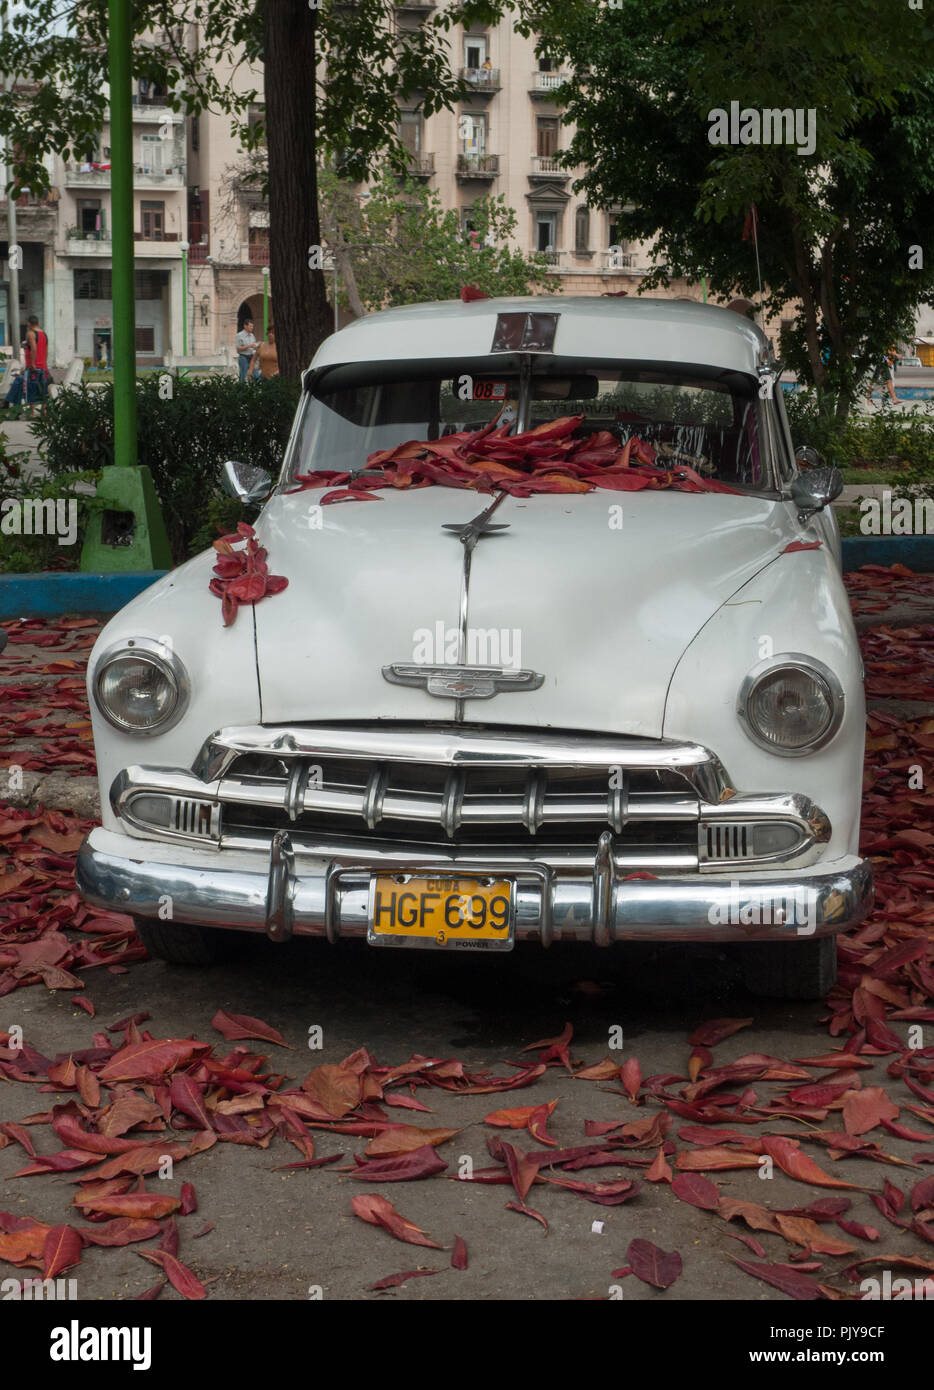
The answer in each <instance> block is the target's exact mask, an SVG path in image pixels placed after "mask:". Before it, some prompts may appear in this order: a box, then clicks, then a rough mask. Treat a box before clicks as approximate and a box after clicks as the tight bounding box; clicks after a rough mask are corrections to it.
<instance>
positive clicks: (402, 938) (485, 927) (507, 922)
mask: <svg viewBox="0 0 934 1390" xmlns="http://www.w3.org/2000/svg"><path fill="white" fill-rule="evenodd" d="M367 940H368V941H369V942H370V944H371V945H375V946H453V947H468V948H470V947H472V948H473V949H475V950H481V951H483V950H487V951H488V950H497V949H499V950H507V951H508V950H510V949H511V948H512V944H513V888H512V884H511V883H510V882H509V881H508V880H506V879H494V878H489V877H485V878H480V877H477V878H462V877H457V878H429V877H427V876H423V875H418V876H416V875H409V874H374V875H373V877H372V878H371V879H370V908H369V924H368V930H367Z"/></svg>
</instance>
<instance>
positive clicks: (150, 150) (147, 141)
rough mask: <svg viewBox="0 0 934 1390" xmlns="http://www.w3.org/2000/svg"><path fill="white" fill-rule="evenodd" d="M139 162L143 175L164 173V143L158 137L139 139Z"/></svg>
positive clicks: (150, 136) (147, 136) (146, 136)
mask: <svg viewBox="0 0 934 1390" xmlns="http://www.w3.org/2000/svg"><path fill="white" fill-rule="evenodd" d="M140 161H141V163H142V167H143V173H144V174H163V173H165V142H164V140H163V139H162V137H161V136H160V135H143V136H141V137H140Z"/></svg>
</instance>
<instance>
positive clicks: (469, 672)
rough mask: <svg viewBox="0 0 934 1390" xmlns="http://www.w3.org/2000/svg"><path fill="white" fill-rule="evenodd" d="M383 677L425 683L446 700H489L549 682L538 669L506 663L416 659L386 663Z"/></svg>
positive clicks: (429, 690)
mask: <svg viewBox="0 0 934 1390" xmlns="http://www.w3.org/2000/svg"><path fill="white" fill-rule="evenodd" d="M383 678H384V679H385V680H387V681H389V683H390V684H391V685H414V686H421V688H422V689H423V690H425V691H426V692H427V693H428V694H429V695H436V696H438V697H439V698H440V699H442V700H444V699H447V700H489V699H490V698H491V697H492V696H493V695H503V694H506V693H508V692H509V691H510V690H538V688H539V687H540V686H541V685H544V683H545V677H544V676H542V675H539V673H538V672H537V671H519V670H513V669H510V668H509V667H505V666H422V665H420V664H418V663H417V662H414V661H413V662H409V661H396V662H393V664H392V665H391V666H384V667H383Z"/></svg>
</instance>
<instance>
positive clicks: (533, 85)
mask: <svg viewBox="0 0 934 1390" xmlns="http://www.w3.org/2000/svg"><path fill="white" fill-rule="evenodd" d="M567 80H568V75H567V73H566V72H533V73H532V77H531V81H530V82H529V96H530V97H532V99H533V100H534V101H548V100H549V99H551V100H554V95H555V92H556V91H557V89H558V88H559V87H560V86H561V84H562V83H563V82H566V81H567Z"/></svg>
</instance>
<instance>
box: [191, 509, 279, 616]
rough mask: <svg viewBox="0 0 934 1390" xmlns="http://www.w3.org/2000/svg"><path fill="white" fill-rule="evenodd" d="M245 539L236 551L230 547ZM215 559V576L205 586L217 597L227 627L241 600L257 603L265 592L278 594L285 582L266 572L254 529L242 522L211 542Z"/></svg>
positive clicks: (277, 576)
mask: <svg viewBox="0 0 934 1390" xmlns="http://www.w3.org/2000/svg"><path fill="white" fill-rule="evenodd" d="M240 541H245V545H243V547H242V548H241V549H239V550H235V549H234V546H235V545H236V544H237V543H238V542H240ZM214 549H215V550H216V551H217V554H218V560H217V563H216V565H215V566H214V574H215V576H216V578H214V579H212V580H211V583H210V585H209V586H208V587H209V588H210V590H211V593H212V594H217V596H218V598H219V599H220V600H221V611H222V613H223V615H224V626H225V627H230V625H231V624H232V623H233V621H234V619H235V618H236V616H237V609H238V608H239V606H240V604H241V603H259V601H260V599H261V598H265V597H266V595H267V594H281V593H282V590H283V589H285V588H287V587H288V583H289V581H288V580H287V579H286V578H284V577H283V575H281V574H270V573H269V566H268V565H267V563H266V558H267V552H266V550H265V548H264V547H263V546H261V545H260V544H259V542H258V541H257V539H256V532H255V531H254V530H253V527H252V526H248V525H247V523H246V522H245V521H239V522H238V523H237V529H236V532H235V533H234V534H233V535H230V536H221V538H220V540H217V541H215V542H214Z"/></svg>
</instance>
